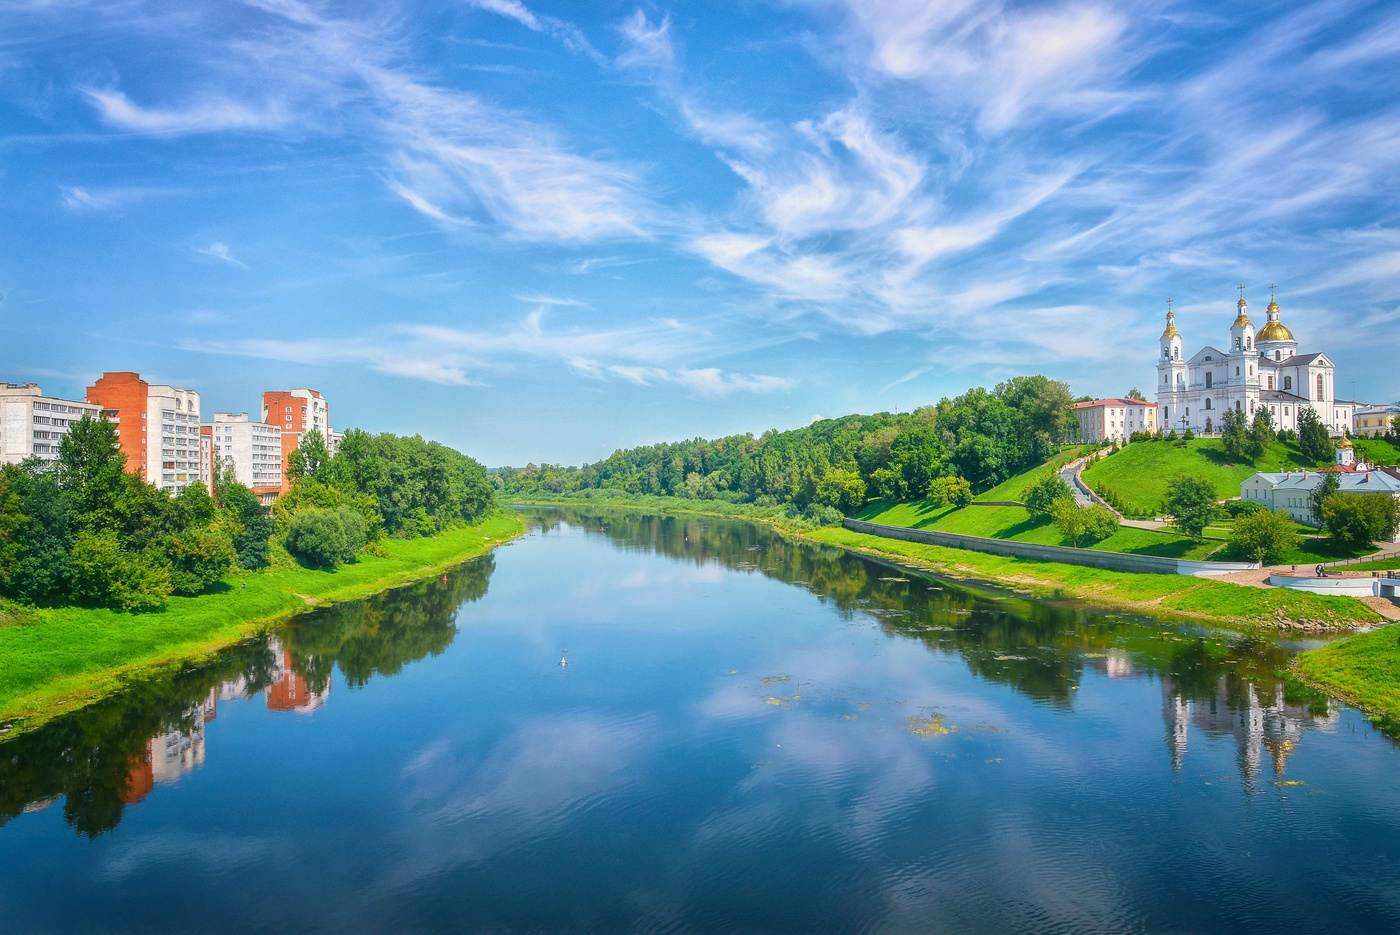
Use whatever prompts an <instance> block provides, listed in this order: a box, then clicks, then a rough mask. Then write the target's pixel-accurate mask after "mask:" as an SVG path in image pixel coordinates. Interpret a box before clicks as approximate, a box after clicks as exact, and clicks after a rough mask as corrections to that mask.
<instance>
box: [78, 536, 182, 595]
mask: <svg viewBox="0 0 1400 935" xmlns="http://www.w3.org/2000/svg"><path fill="white" fill-rule="evenodd" d="M72 564H73V597H74V598H76V599H77V600H78V601H79V602H81V603H85V604H96V605H109V606H115V607H117V608H119V609H121V610H124V611H127V612H128V613H141V612H143V611H150V610H162V609H164V607H165V604H166V600H167V598H169V596H170V591H171V584H170V575H169V573H168V572H167V570H166V569H165V567H164V566H163V565H161V564H160V563H159V562H158V561H155V560H153V558H152V557H151V556H148V555H144V554H139V553H134V552H126V551H123V550H122V548H121V545H120V543H119V542H118V541H117V536H116V533H113V532H110V531H108V532H101V533H95V532H82V533H79V534H78V535H77V536H76V537H75V538H74V540H73V552H72Z"/></svg>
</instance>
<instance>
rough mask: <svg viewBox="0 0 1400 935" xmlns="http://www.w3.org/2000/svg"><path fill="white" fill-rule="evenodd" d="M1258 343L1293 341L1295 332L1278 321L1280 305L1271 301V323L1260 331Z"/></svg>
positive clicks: (1257, 337)
mask: <svg viewBox="0 0 1400 935" xmlns="http://www.w3.org/2000/svg"><path fill="white" fill-rule="evenodd" d="M1255 340H1256V341H1260V342H1263V341H1292V340H1293V332H1291V331H1289V330H1288V329H1287V328H1285V327H1284V326H1283V322H1281V321H1279V320H1278V303H1277V302H1275V301H1273V300H1272V299H1270V300H1269V322H1268V324H1266V325H1265V326H1264V327H1263V328H1261V329H1259V334H1258V335H1257V336H1256V338H1255Z"/></svg>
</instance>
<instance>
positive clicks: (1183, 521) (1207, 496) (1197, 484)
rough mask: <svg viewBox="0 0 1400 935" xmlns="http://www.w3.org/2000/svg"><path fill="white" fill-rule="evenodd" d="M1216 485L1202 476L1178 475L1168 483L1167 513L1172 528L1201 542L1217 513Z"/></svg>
mask: <svg viewBox="0 0 1400 935" xmlns="http://www.w3.org/2000/svg"><path fill="white" fill-rule="evenodd" d="M1215 502H1216V501H1215V485H1214V484H1213V483H1211V482H1210V479H1209V478H1207V477H1203V476H1202V475H1200V474H1178V475H1177V476H1176V477H1175V478H1174V479H1173V480H1171V481H1169V482H1168V483H1167V512H1169V513H1171V514H1172V526H1174V527H1176V528H1177V529H1179V530H1180V531H1181V532H1182V533H1183V534H1185V535H1188V536H1190V537H1191V538H1193V539H1196V540H1199V539H1200V538H1201V533H1202V532H1203V531H1204V530H1205V528H1206V523H1208V522H1210V519H1211V515H1212V514H1213V513H1214V512H1215Z"/></svg>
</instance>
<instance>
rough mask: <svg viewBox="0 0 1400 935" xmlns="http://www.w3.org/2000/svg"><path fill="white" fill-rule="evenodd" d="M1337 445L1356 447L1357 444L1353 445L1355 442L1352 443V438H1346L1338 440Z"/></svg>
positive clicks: (1340, 446)
mask: <svg viewBox="0 0 1400 935" xmlns="http://www.w3.org/2000/svg"><path fill="white" fill-rule="evenodd" d="M1337 447H1338V448H1355V447H1356V446H1355V445H1353V444H1352V443H1351V439H1350V438H1344V439H1342V440H1341V441H1339V442H1337Z"/></svg>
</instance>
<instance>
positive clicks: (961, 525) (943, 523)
mask: <svg viewBox="0 0 1400 935" xmlns="http://www.w3.org/2000/svg"><path fill="white" fill-rule="evenodd" d="M855 518H856V519H863V520H865V521H867V522H871V523H884V524H886V525H888V526H910V527H913V528H916V529H936V530H938V531H940V532H952V533H961V534H962V535H967V536H986V537H988V538H991V539H1013V540H1015V541H1017V542H1035V543H1039V544H1041V545H1069V544H1070V543H1069V542H1068V541H1066V540H1065V539H1064V538H1063V537H1061V535H1060V532H1059V530H1057V529H1056V528H1055V527H1054V526H1053V525H1052V524H1051V523H1050V522H1049V521H1048V520H1040V519H1037V518H1035V517H1033V516H1032V515H1031V513H1030V511H1029V510H1027V509H1026V508H1025V507H1019V506H972V507H967V508H965V509H961V510H954V509H949V508H946V507H945V508H937V507H932V506H930V505H929V504H927V503H925V502H922V501H917V502H914V503H896V504H885V503H884V502H883V501H878V500H877V501H875V502H873V503H871V504H870V505H869V506H868V507H866V509H865V510H864V511H862V512H861V513H859V514H857V515H856V517H855ZM1219 546H1220V543H1219V542H1211V541H1207V542H1202V543H1199V544H1198V543H1196V542H1193V541H1192V540H1190V539H1188V538H1186V537H1185V536H1178V535H1176V534H1174V533H1165V532H1153V531H1152V530H1149V529H1134V528H1132V527H1128V526H1124V527H1121V528H1120V529H1119V530H1118V531H1117V532H1116V533H1114V534H1113V535H1112V536H1109V537H1108V538H1107V539H1105V540H1103V541H1102V542H1099V543H1096V544H1095V545H1093V546H1091V548H1094V549H1100V550H1103V551H1106V552H1132V553H1135V554H1140V555H1161V556H1165V557H1167V558H1189V559H1202V558H1205V557H1206V556H1207V555H1209V554H1210V553H1211V552H1213V551H1214V550H1215V549H1216V548H1218V547H1219Z"/></svg>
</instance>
